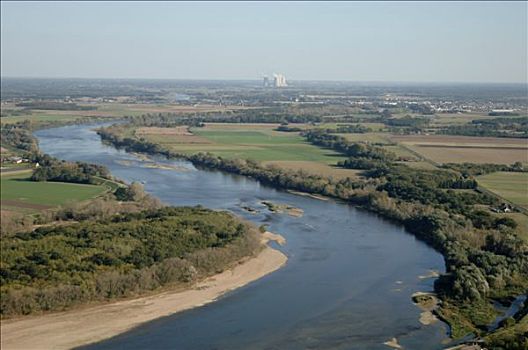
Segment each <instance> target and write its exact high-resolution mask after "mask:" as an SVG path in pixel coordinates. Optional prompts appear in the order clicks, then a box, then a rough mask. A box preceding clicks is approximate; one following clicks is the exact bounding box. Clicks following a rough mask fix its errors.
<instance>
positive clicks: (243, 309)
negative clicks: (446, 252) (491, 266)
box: [35, 125, 447, 350]
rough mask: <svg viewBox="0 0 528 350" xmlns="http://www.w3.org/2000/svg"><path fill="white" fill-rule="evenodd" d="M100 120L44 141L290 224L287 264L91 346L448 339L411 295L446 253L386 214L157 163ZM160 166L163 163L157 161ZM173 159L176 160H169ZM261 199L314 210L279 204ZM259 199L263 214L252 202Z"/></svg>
mask: <svg viewBox="0 0 528 350" xmlns="http://www.w3.org/2000/svg"><path fill="white" fill-rule="evenodd" d="M93 128H94V126H93V125H92V126H87V125H74V126H66V127H60V128H53V129H46V130H40V131H38V132H36V133H35V136H36V137H37V138H38V140H39V145H40V148H41V149H42V151H44V152H46V153H48V154H50V155H52V156H55V157H57V158H60V159H65V160H69V161H77V160H79V161H84V162H91V163H97V164H102V165H105V166H107V167H108V168H109V169H110V170H111V172H112V174H113V175H114V176H116V177H118V178H121V179H123V180H126V181H129V182H131V181H140V182H143V183H144V184H145V189H146V191H147V192H149V193H151V194H152V195H154V196H157V197H158V198H160V199H161V200H162V201H163V202H165V203H167V204H171V205H176V206H182V205H192V206H194V205H203V206H205V207H208V208H214V209H224V210H229V211H232V212H234V213H235V214H237V215H239V216H241V217H243V218H245V219H247V220H250V221H251V222H253V223H255V224H256V225H262V224H268V225H269V230H270V231H273V232H277V233H280V234H281V235H283V236H284V237H285V238H286V240H287V244H286V245H284V246H282V247H278V246H275V247H276V248H278V249H280V250H281V251H283V252H284V253H285V254H286V255H287V256H288V258H289V260H288V263H287V265H286V266H285V267H283V268H282V269H280V270H278V271H277V272H275V273H273V274H271V275H268V276H266V277H264V278H262V279H260V280H258V281H256V282H253V283H251V284H249V285H247V286H245V287H243V288H240V289H237V290H235V291H233V292H230V293H228V294H226V295H224V296H223V297H222V298H220V299H219V300H218V301H216V302H214V303H211V304H208V305H205V306H203V307H199V308H195V309H192V310H189V311H185V312H182V313H179V314H175V315H172V316H169V317H164V318H161V319H158V320H155V321H152V322H148V323H146V324H144V325H142V326H140V327H137V328H135V329H133V330H131V331H129V332H127V333H123V334H121V335H118V336H116V337H114V338H111V339H108V340H106V341H103V342H100V343H96V344H92V345H89V346H87V347H85V348H86V349H186V350H187V349H200V350H202V349H389V348H388V347H387V346H386V345H384V344H383V343H384V342H386V341H388V340H390V339H391V338H393V337H395V338H397V340H398V342H399V344H400V345H401V346H402V347H404V348H405V349H419V350H424V349H440V348H442V344H441V343H442V341H443V340H445V339H446V338H447V335H446V333H447V326H446V325H445V324H444V323H442V322H440V321H438V322H436V323H434V324H432V325H422V324H421V323H420V322H419V317H420V312H421V311H420V309H419V308H418V307H417V306H416V305H414V304H413V302H412V300H411V295H412V294H413V293H414V292H416V291H431V290H432V289H433V282H434V279H433V278H424V276H427V275H429V274H430V272H431V270H434V271H440V272H442V271H444V261H443V258H442V256H441V255H440V254H439V253H437V252H435V251H434V250H433V249H432V248H430V247H428V246H427V245H425V244H424V243H422V242H421V241H419V240H417V239H416V238H415V237H414V236H412V235H411V234H408V233H407V232H406V231H405V230H404V229H403V228H402V227H401V226H398V225H395V224H394V223H391V222H388V221H386V220H383V219H382V218H380V217H379V216H377V215H374V214H372V213H368V212H365V211H363V210H359V209H356V208H354V207H352V206H349V205H347V204H344V203H339V202H336V201H333V200H329V201H322V200H317V199H312V198H309V197H303V196H299V195H294V194H290V193H287V192H284V191H279V190H275V189H273V188H270V187H267V186H263V185H261V184H259V183H258V182H256V181H254V180H252V179H249V178H244V177H240V176H232V175H229V174H224V173H221V172H216V171H215V172H213V171H205V170H197V169H196V168H194V166H193V165H192V164H190V163H189V162H186V161H179V160H166V159H162V158H154V162H149V161H145V160H142V159H140V158H138V157H136V156H135V155H133V154H129V153H126V152H124V151H121V150H116V149H115V148H113V147H110V146H107V145H103V144H102V143H101V140H100V138H99V136H98V135H97V134H96V133H95V132H94V131H93ZM160 165H162V166H163V168H159V167H154V166H160ZM171 168H173V169H171ZM263 200H270V201H273V202H276V203H285V204H289V205H292V206H294V207H297V208H301V209H303V210H304V216H302V217H299V218H297V217H292V216H289V215H287V214H275V213H271V212H269V211H267V210H266V209H265V207H264V206H263V205H262V204H260V202H261V201H263ZM242 206H250V207H253V208H256V209H258V210H259V211H258V213H256V214H253V213H249V212H246V211H245V210H243V209H242V208H241V207H242Z"/></svg>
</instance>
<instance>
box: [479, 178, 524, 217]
mask: <svg viewBox="0 0 528 350" xmlns="http://www.w3.org/2000/svg"><path fill="white" fill-rule="evenodd" d="M477 181H478V182H479V184H480V185H481V186H482V187H484V188H485V189H487V190H488V191H490V192H492V193H494V194H495V195H498V196H500V197H501V198H504V199H506V200H507V201H509V202H512V203H513V204H515V205H518V206H522V207H524V208H526V209H528V173H507V172H497V173H492V174H487V175H482V176H479V177H478V178H477Z"/></svg>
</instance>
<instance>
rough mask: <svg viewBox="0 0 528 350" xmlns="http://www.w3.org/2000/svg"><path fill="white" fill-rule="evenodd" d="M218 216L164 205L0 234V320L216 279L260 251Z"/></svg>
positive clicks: (236, 225) (231, 220)
mask: <svg viewBox="0 0 528 350" xmlns="http://www.w3.org/2000/svg"><path fill="white" fill-rule="evenodd" d="M259 242H260V241H259V238H258V235H257V233H256V230H255V229H253V228H252V227H250V226H249V225H248V224H245V223H243V222H241V221H239V220H238V219H236V218H235V217H233V216H232V215H231V214H228V213H226V212H218V211H212V210H208V209H204V208H200V207H195V208H190V207H181V208H174V207H164V208H161V209H155V210H147V211H142V212H138V213H125V214H120V215H114V216H112V217H109V218H107V219H104V220H99V221H93V220H87V221H83V222H81V223H73V224H70V225H60V226H49V227H40V228H37V229H36V230H34V231H26V232H19V233H17V234H14V235H10V236H4V237H3V238H2V246H1V252H2V254H1V266H0V281H1V285H2V286H1V294H2V297H1V307H0V310H1V314H2V315H3V316H11V315H20V314H30V313H34V312H41V311H48V310H62V309H65V308H68V307H70V306H73V305H75V304H79V303H84V302H89V301H99V300H108V299H112V298H119V297H126V296H134V295H138V294H139V293H142V292H145V291H151V290H155V289H157V288H160V287H162V286H165V285H169V284H171V285H174V284H186V283H190V282H192V281H195V280H197V279H200V278H203V277H204V276H208V275H210V274H214V273H218V272H219V271H222V270H224V269H226V268H228V267H230V266H231V265H232V264H233V263H235V262H237V261H238V260H240V259H241V258H243V257H245V256H249V255H253V254H255V253H256V252H258V251H259V249H260V247H261V246H260V243H259Z"/></svg>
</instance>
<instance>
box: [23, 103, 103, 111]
mask: <svg viewBox="0 0 528 350" xmlns="http://www.w3.org/2000/svg"><path fill="white" fill-rule="evenodd" d="M16 106H17V107H24V108H27V109H42V110H59V111H93V110H96V109H97V106H79V105H78V104H76V103H66V102H54V101H32V102H20V103H17V104H16Z"/></svg>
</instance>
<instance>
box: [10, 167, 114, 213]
mask: <svg viewBox="0 0 528 350" xmlns="http://www.w3.org/2000/svg"><path fill="white" fill-rule="evenodd" d="M28 176H29V174H28V173H22V174H20V173H19V174H13V175H8V174H6V175H2V177H1V194H2V207H3V208H4V207H6V208H7V207H9V208H20V209H29V210H40V209H45V208H46V207H55V206H59V205H64V204H67V203H71V202H79V201H83V200H86V199H90V198H93V197H96V196H97V195H99V194H101V193H103V192H104V191H106V190H107V188H108V187H106V186H95V185H83V184H70V183H61V182H34V181H29V180H27V179H28Z"/></svg>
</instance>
